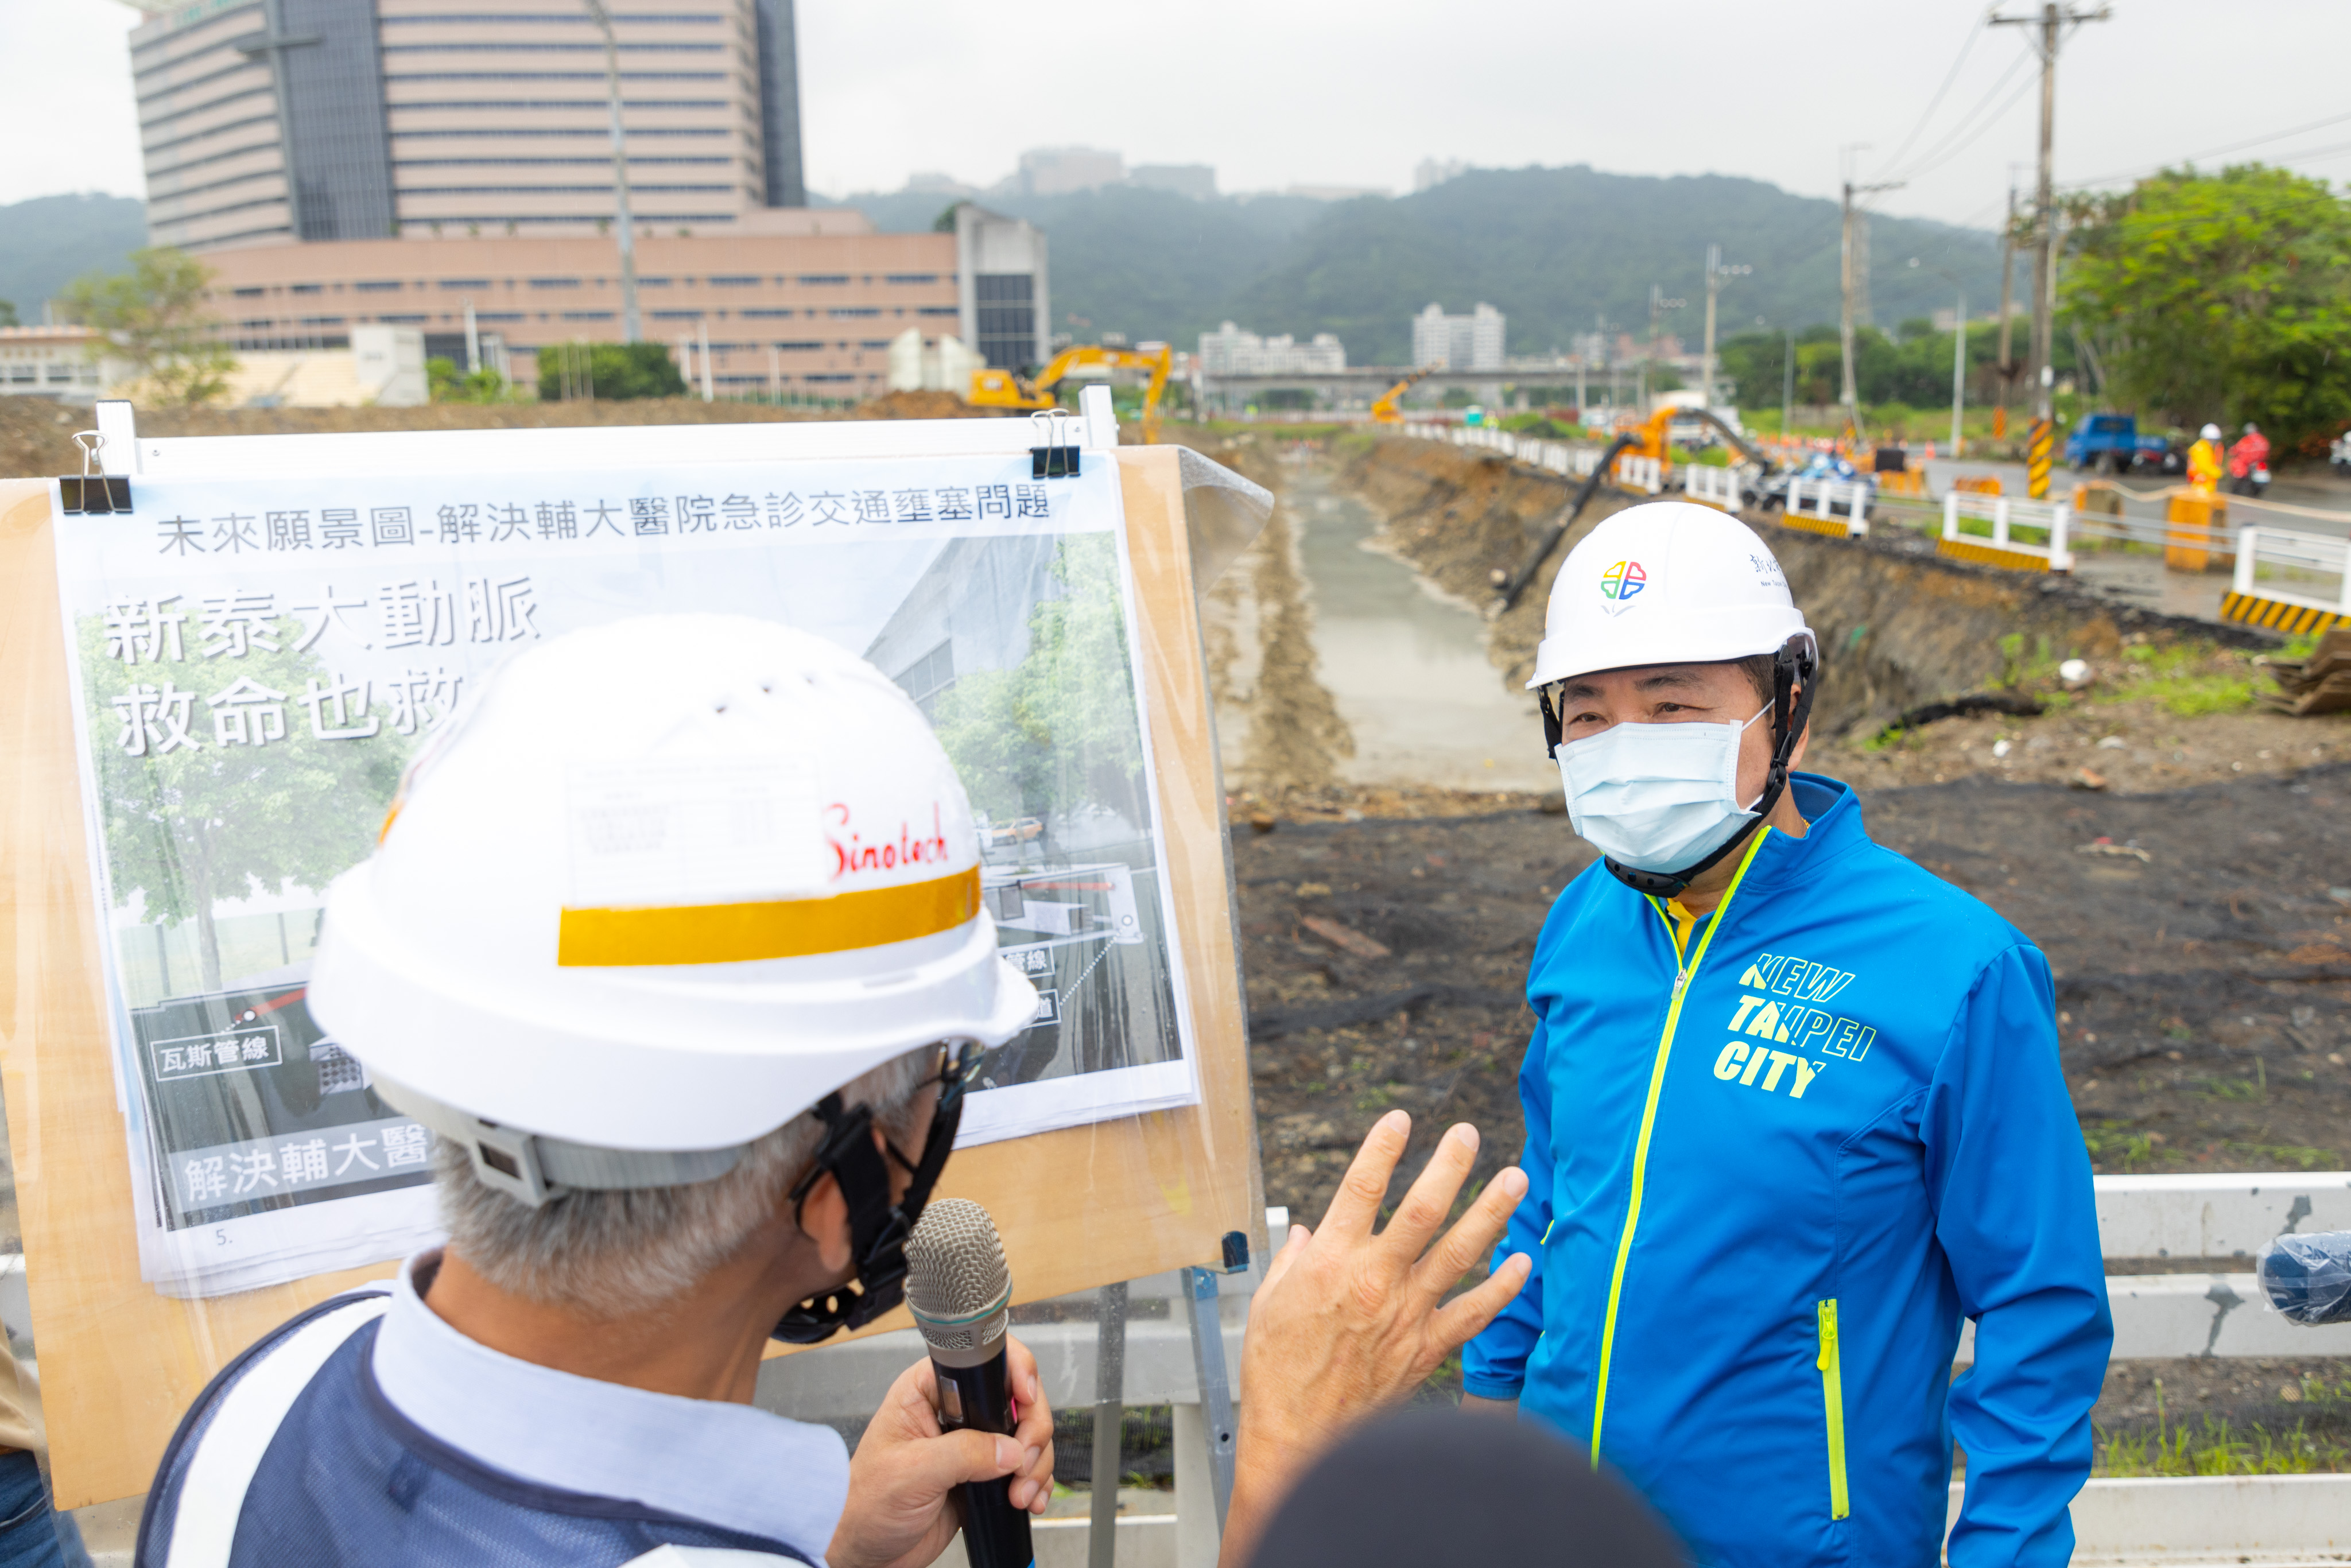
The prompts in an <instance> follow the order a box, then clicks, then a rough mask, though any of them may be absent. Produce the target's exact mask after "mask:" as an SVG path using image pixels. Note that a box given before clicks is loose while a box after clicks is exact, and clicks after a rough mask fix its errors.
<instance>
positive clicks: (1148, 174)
mask: <svg viewBox="0 0 2351 1568" xmlns="http://www.w3.org/2000/svg"><path fill="white" fill-rule="evenodd" d="M1126 183H1128V184H1130V185H1140V186H1142V187H1143V188H1144V190H1147V191H1173V192H1175V193H1176V194H1177V195H1179V196H1189V197H1191V198H1192V199H1193V200H1194V201H1196V202H1212V201H1214V200H1216V198H1217V171H1216V170H1215V169H1214V168H1212V167H1211V166H1209V165H1208V164H1206V163H1137V164H1136V165H1135V166H1134V168H1133V169H1131V170H1129V171H1128V172H1127V176H1126Z"/></svg>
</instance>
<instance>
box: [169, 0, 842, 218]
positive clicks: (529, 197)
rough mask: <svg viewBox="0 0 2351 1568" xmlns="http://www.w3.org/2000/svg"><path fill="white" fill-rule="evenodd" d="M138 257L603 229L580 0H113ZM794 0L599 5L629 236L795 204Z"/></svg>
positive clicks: (608, 212) (598, 67)
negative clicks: (120, 22)
mask: <svg viewBox="0 0 2351 1568" xmlns="http://www.w3.org/2000/svg"><path fill="white" fill-rule="evenodd" d="M132 3H133V4H136V5H139V6H140V7H141V9H142V10H145V11H147V12H149V13H150V19H149V20H148V21H146V22H144V23H142V24H141V26H139V27H137V28H136V29H134V30H133V31H132V33H131V40H130V41H131V73H132V78H133V82H134V86H135V89H136V92H137V97H138V103H139V120H140V135H141V145H142V148H143V151H144V158H145V162H146V172H147V191H148V204H147V211H148V229H149V234H150V237H151V239H152V242H153V243H154V244H157V245H170V246H180V247H182V248H183V249H187V250H192V251H211V250H217V249H225V248H229V247H235V246H262V245H275V244H283V243H287V242H290V241H295V240H366V239H381V238H388V237H392V236H394V235H400V236H406V237H429V236H432V235H440V236H442V237H453V236H458V235H476V234H480V235H497V234H513V235H592V234H596V233H599V232H601V231H604V230H608V229H609V228H610V226H611V223H612V221H613V213H614V207H615V195H614V190H613V181H612V147H611V120H610V114H611V110H610V99H609V95H608V90H607V83H606V76H605V57H604V40H603V34H602V32H601V29H600V28H599V27H598V26H596V24H595V22H594V21H593V19H592V18H591V17H590V14H589V11H588V8H587V6H586V5H583V4H582V3H581V0H500V4H499V5H498V6H497V7H496V9H494V10H485V11H472V10H467V9H464V8H457V7H452V6H450V5H448V4H447V0H193V4H174V3H172V0H132ZM793 3H794V0H613V9H612V23H613V32H614V36H615V38H616V40H617V43H618V57H619V62H620V81H621V99H622V113H623V124H624V127H625V131H626V137H627V149H628V181H629V198H630V205H631V208H632V213H633V214H634V216H635V218H636V220H637V222H638V223H639V224H640V225H643V228H644V229H645V230H646V232H649V233H660V234H664V235H669V234H674V233H675V232H676V231H677V230H678V229H679V228H682V227H690V228H693V229H695V230H697V231H708V230H712V229H723V228H726V227H728V226H731V225H735V224H737V222H739V221H741V220H742V219H743V218H744V217H745V216H746V215H747V214H752V213H756V212H758V211H759V210H761V209H764V208H773V207H787V208H797V207H804V206H805V205H806V204H807V201H808V197H807V192H806V188H805V186H804V184H803V183H802V176H801V159H800V128H799V66H798V59H797V49H796V44H795V39H794V19H793Z"/></svg>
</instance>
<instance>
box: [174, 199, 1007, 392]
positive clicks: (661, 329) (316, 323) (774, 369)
mask: <svg viewBox="0 0 2351 1568" xmlns="http://www.w3.org/2000/svg"><path fill="white" fill-rule="evenodd" d="M636 254H637V296H638V302H639V309H640V312H641V315H642V318H643V336H644V338H645V340H648V341H651V342H658V343H673V344H674V343H679V342H681V341H683V342H685V343H689V344H691V345H693V347H694V350H695V360H696V361H697V362H698V361H699V360H700V356H701V350H702V345H703V342H704V340H705V338H706V340H707V342H708V348H709V371H710V378H709V379H710V382H711V385H712V388H713V390H714V391H717V392H725V393H733V394H744V393H757V392H776V393H783V392H790V393H797V394H803V395H816V396H824V397H865V396H868V395H872V394H874V393H878V392H881V391H883V389H884V387H885V385H886V383H887V378H888V374H889V349H890V343H891V340H893V339H894V338H896V337H897V336H898V335H899V334H901V333H903V332H904V331H905V330H906V329H908V328H910V327H911V328H915V329H920V330H921V331H922V332H923V333H924V334H925V336H935V335H939V334H945V333H953V334H954V335H956V337H958V338H960V339H961V340H963V341H964V342H965V343H967V344H970V345H972V346H973V347H974V348H976V349H977V350H978V351H979V352H980V353H981V354H982V356H983V357H984V358H985V359H986V360H987V363H989V364H991V365H996V366H999V367H1004V368H1011V369H1018V368H1020V367H1022V366H1027V365H1033V364H1037V363H1040V362H1041V361H1043V360H1044V359H1045V358H1046V357H1047V354H1046V350H1045V337H1046V323H1047V320H1048V319H1049V313H1050V302H1049V297H1048V292H1047V277H1046V267H1045V239H1044V235H1041V234H1040V233H1039V232H1038V231H1037V230H1035V229H1034V228H1032V227H1030V226H1029V225H1028V224H1026V223H1024V222H1021V221H1019V220H1017V219H1009V218H1003V217H999V216H998V215H997V214H993V213H988V212H986V211H984V210H982V209H980V208H978V207H976V206H972V205H969V204H966V205H964V206H963V207H960V208H958V209H957V222H956V228H955V229H954V230H953V231H952V232H949V233H945V234H938V233H930V234H911V235H885V234H876V233H874V232H873V228H872V225H871V224H870V223H868V222H867V221H866V219H865V216H864V214H862V213H858V212H855V211H853V210H851V209H847V208H823V209H807V210H792V211H772V212H755V213H751V214H747V215H746V216H745V217H744V218H743V219H742V220H741V221H739V222H737V223H736V224H734V225H730V226H729V227H728V228H727V229H726V231H724V232H723V233H718V234H712V235H692V236H687V237H677V236H671V237H664V238H645V239H642V240H639V241H638V242H637V252H636ZM204 260H205V263H206V265H207V266H209V267H212V268H213V269H214V274H215V276H214V279H213V282H212V287H211V303H212V306H213V308H214V312H215V314H216V315H217V316H218V317H219V318H220V319H221V320H222V323H223V329H224V333H225V336H226V338H227V340H228V341H229V343H230V345H231V346H232V347H233V348H235V349H236V350H238V351H239V352H240V353H244V354H252V353H273V352H291V351H315V350H320V349H343V348H349V347H351V346H352V344H353V333H354V332H355V331H356V330H357V329H360V328H363V327H371V326H386V327H406V328H413V329H415V330H416V331H417V332H418V333H419V334H421V336H422V340H423V351H424V353H425V354H426V355H428V356H431V357H434V358H442V359H447V360H451V361H455V362H457V363H458V364H460V365H463V364H465V363H466V361H467V359H468V352H467V337H466V333H467V329H468V327H469V325H470V326H471V328H472V329H473V331H474V333H475V337H476V340H479V339H480V338H482V337H484V336H487V335H493V334H494V335H495V336H496V338H498V339H499V340H501V341H502V342H503V344H504V347H505V352H506V354H507V362H508V365H509V367H510V373H511V374H512V375H513V377H514V379H515V380H517V381H518V382H526V383H528V382H534V381H536V379H537V377H538V362H537V361H538V350H540V349H542V348H544V347H547V346H549V345H550V344H555V343H564V342H581V341H586V342H605V343H611V342H619V341H621V340H622V310H621V278H620V265H619V263H620V257H619V253H618V251H617V249H616V247H615V246H614V244H613V242H612V241H611V239H609V238H604V237H600V236H596V235H560V236H558V235H548V236H544V237H509V236H504V235H499V236H487V235H486V236H482V237H478V238H475V237H467V238H443V239H417V238H403V239H381V240H365V239H362V240H328V241H313V242H311V243H308V244H305V245H278V246H249V247H246V248H242V249H236V250H224V251H217V252H214V253H213V254H211V255H209V256H205V258H204ZM469 313H470V317H471V320H470V322H469V320H468V315H469ZM695 380H696V381H697V382H699V381H700V380H701V376H700V374H699V372H698V370H697V374H696V376H695Z"/></svg>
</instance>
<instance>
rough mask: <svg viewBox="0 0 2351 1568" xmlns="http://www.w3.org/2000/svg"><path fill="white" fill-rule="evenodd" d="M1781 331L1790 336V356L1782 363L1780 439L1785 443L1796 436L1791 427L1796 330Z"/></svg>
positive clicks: (1784, 328)
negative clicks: (1792, 436)
mask: <svg viewBox="0 0 2351 1568" xmlns="http://www.w3.org/2000/svg"><path fill="white" fill-rule="evenodd" d="M1781 330H1782V331H1783V332H1785V333H1787V335H1788V355H1787V358H1785V359H1783V360H1782V361H1780V439H1781V440H1782V441H1785V440H1787V439H1788V438H1789V437H1790V436H1791V435H1793V434H1795V432H1794V431H1792V430H1791V429H1790V428H1789V425H1790V423H1792V421H1793V420H1794V418H1795V414H1796V329H1794V328H1793V327H1783V328H1782V329H1781Z"/></svg>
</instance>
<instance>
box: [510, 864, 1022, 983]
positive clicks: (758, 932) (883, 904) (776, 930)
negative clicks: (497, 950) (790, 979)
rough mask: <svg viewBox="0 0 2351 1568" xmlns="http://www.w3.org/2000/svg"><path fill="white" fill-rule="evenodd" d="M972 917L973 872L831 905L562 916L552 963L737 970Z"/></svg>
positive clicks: (924, 932) (812, 901) (937, 928)
mask: <svg viewBox="0 0 2351 1568" xmlns="http://www.w3.org/2000/svg"><path fill="white" fill-rule="evenodd" d="M978 913H979V870H978V868H977V867H976V866H975V867H973V868H972V869H971V870H969V871H961V872H957V873H955V874H953V875H951V876H943V877H939V878H936V879H935V880H933V881H930V882H913V883H900V884H899V885H897V886H895V887H872V888H864V889H862V890H860V891H858V892H855V893H839V894H833V895H832V896H831V897H830V898H786V899H768V900H764V901H761V902H759V903H756V904H680V905H672V906H667V907H659V908H649V909H567V910H565V911H564V912H563V920H562V924H561V926H560V927H559V933H558V935H557V937H556V949H555V962H556V964H557V966H558V967H562V968H567V969H600V968H617V967H642V966H650V965H661V964H744V963H750V962H752V961H754V960H757V959H760V958H805V957H809V956H812V955H815V954H819V953H845V952H848V951H850V950H852V948H858V947H879V946H883V944H885V943H890V942H910V941H913V940H914V938H915V937H917V936H936V935H937V934H938V933H940V932H942V931H952V930H954V929H955V928H956V926H958V925H963V924H964V923H965V922H966V921H967V920H969V919H971V918H972V916H974V915H977V914H978Z"/></svg>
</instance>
